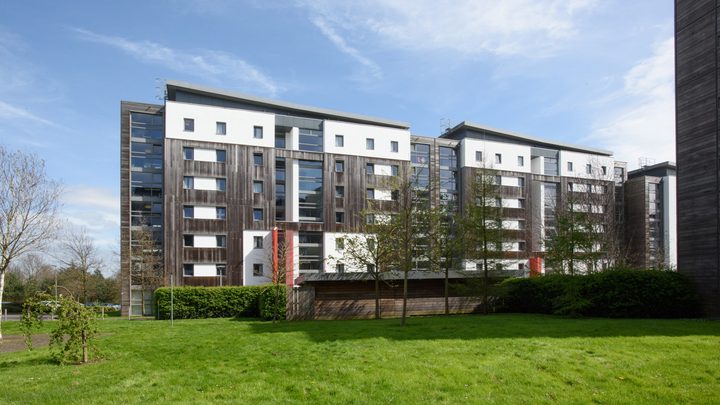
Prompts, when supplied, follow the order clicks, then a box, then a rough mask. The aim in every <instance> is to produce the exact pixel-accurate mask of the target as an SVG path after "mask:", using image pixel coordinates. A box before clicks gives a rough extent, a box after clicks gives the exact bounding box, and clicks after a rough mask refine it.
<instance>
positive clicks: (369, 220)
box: [365, 214, 375, 224]
mask: <svg viewBox="0 0 720 405" xmlns="http://www.w3.org/2000/svg"><path fill="white" fill-rule="evenodd" d="M365 223H366V224H374V223H375V215H373V214H367V215H365Z"/></svg>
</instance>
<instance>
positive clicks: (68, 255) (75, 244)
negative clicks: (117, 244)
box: [61, 228, 103, 304]
mask: <svg viewBox="0 0 720 405" xmlns="http://www.w3.org/2000/svg"><path fill="white" fill-rule="evenodd" d="M62 248H63V250H64V253H65V256H64V257H63V258H62V259H61V260H62V262H63V264H64V265H65V266H66V267H67V268H68V269H75V270H76V271H78V272H79V273H80V285H81V287H80V297H79V299H80V302H81V303H83V304H86V303H87V298H88V284H89V283H88V282H89V280H90V276H91V275H92V273H94V272H95V271H98V270H100V269H102V266H103V263H102V259H100V257H99V255H98V251H97V247H96V246H95V242H94V241H93V240H92V238H91V237H90V236H89V235H88V234H87V230H86V229H85V228H79V229H77V230H74V229H71V230H69V231H68V232H67V233H66V236H65V240H64V241H63V242H62Z"/></svg>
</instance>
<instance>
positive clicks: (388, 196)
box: [375, 188, 392, 201]
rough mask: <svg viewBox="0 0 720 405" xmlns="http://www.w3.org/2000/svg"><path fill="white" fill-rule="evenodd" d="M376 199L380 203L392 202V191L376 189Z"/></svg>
mask: <svg viewBox="0 0 720 405" xmlns="http://www.w3.org/2000/svg"><path fill="white" fill-rule="evenodd" d="M375 199H376V200H380V201H392V190H386V189H382V188H376V189H375Z"/></svg>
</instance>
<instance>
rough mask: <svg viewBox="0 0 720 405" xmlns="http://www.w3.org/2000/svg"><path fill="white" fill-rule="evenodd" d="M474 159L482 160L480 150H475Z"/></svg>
mask: <svg viewBox="0 0 720 405" xmlns="http://www.w3.org/2000/svg"><path fill="white" fill-rule="evenodd" d="M475 161H476V162H482V151H476V152H475Z"/></svg>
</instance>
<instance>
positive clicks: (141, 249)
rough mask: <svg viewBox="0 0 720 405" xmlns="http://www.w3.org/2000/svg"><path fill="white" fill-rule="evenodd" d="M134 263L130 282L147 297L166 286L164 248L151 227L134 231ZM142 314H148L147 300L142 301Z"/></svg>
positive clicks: (132, 250)
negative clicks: (148, 293)
mask: <svg viewBox="0 0 720 405" xmlns="http://www.w3.org/2000/svg"><path fill="white" fill-rule="evenodd" d="M130 249H131V252H132V263H131V265H130V270H129V271H130V282H131V284H132V285H139V286H140V288H141V290H142V292H141V296H142V297H145V295H146V293H147V292H153V291H155V290H156V289H158V288H159V287H161V286H163V285H166V284H167V283H166V280H165V277H166V274H165V266H164V262H163V254H162V247H161V245H160V242H159V241H158V240H157V237H156V234H155V233H154V232H153V231H152V228H150V227H143V228H141V229H137V230H133V231H132V246H131V247H130ZM142 305H143V308H142V313H143V314H145V313H147V308H145V307H144V306H145V300H144V299H143V300H142Z"/></svg>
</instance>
